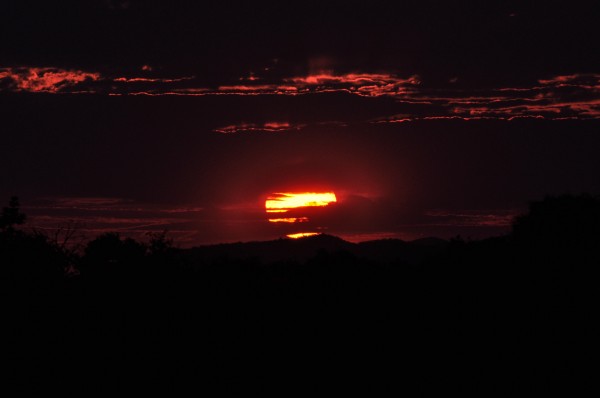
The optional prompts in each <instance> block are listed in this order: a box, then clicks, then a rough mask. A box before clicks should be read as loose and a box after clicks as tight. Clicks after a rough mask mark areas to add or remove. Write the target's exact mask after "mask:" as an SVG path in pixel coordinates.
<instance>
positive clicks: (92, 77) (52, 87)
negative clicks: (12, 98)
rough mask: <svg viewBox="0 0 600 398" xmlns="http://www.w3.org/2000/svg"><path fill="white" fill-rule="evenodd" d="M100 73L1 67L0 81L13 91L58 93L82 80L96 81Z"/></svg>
mask: <svg viewBox="0 0 600 398" xmlns="http://www.w3.org/2000/svg"><path fill="white" fill-rule="evenodd" d="M99 79H100V74H98V73H93V72H84V71H81V70H67V69H59V68H1V69H0V82H2V83H4V84H7V85H8V87H9V89H12V90H14V91H28V92H36V93H60V92H65V91H66V92H72V91H76V88H77V87H78V86H79V85H81V84H82V83H84V82H87V81H96V80H99Z"/></svg>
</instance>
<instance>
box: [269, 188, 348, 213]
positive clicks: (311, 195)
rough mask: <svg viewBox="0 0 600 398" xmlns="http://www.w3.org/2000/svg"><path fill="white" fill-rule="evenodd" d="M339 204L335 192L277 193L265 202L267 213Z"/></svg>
mask: <svg viewBox="0 0 600 398" xmlns="http://www.w3.org/2000/svg"><path fill="white" fill-rule="evenodd" d="M335 202H337V198H336V197H335V194H334V193H333V192H326V193H315V192H306V193H275V194H273V196H270V197H269V198H268V199H267V201H266V202H265V207H266V209H267V212H271V211H272V210H289V209H295V208H298V207H314V206H327V205H328V204H329V203H335Z"/></svg>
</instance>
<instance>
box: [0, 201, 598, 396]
mask: <svg viewBox="0 0 600 398" xmlns="http://www.w3.org/2000/svg"><path fill="white" fill-rule="evenodd" d="M13 210H14V209H13ZM11 217H12V218H11ZM15 217H16V213H15V211H12V213H11V209H8V208H7V209H5V211H4V213H3V224H2V228H3V229H2V233H1V235H0V260H1V263H2V265H1V272H2V274H1V286H0V289H1V294H2V297H1V303H2V304H1V305H2V329H3V333H2V334H3V335H4V337H3V338H2V339H3V340H2V358H3V361H5V362H6V365H8V366H7V368H6V369H7V370H5V371H4V373H3V374H2V378H3V379H5V381H4V382H3V383H2V385H3V389H12V390H13V391H16V392H19V393H20V394H19V395H31V394H39V395H41V394H44V395H48V394H49V393H50V392H54V391H60V392H62V393H66V392H75V393H80V394H82V396H87V395H99V394H103V395H106V394H110V395H111V396H112V395H114V394H117V393H121V392H129V393H132V394H143V393H149V392H155V393H164V394H169V395H171V394H177V393H183V392H186V394H199V393H203V392H205V393H207V394H211V395H214V394H215V393H217V395H225V394H227V395H230V394H239V395H241V394H244V395H247V394H251V393H255V392H275V393H278V394H281V395H291V394H295V393H316V392H330V393H347V392H358V393H378V392H386V391H395V392H397V393H404V394H405V395H407V396H439V395H441V394H444V395H448V394H454V393H459V394H461V395H463V396H464V395H469V396H475V395H477V396H508V395H510V396H542V395H548V394H551V393H553V394H556V393H557V392H559V391H563V392H569V393H570V394H573V393H574V392H575V391H576V390H578V389H582V388H584V387H587V386H590V385H592V381H593V380H594V378H595V374H594V373H595V372H594V371H593V370H592V369H593V367H592V366H590V364H591V363H593V362H594V358H593V356H592V349H591V347H592V342H594V341H595V340H596V332H595V330H596V329H594V328H593V327H592V325H593V323H594V322H593V321H595V318H597V317H598V312H597V307H596V304H595V299H596V296H597V295H596V289H597V285H598V271H597V270H598V266H600V201H599V200H598V199H596V198H593V197H589V196H580V197H560V198H549V199H546V200H545V201H543V202H539V203H536V204H534V205H532V207H531V211H530V213H529V214H528V215H526V216H524V217H521V218H520V219H518V220H517V221H516V222H515V225H514V228H513V232H512V233H511V234H510V235H508V236H505V237H499V238H494V239H488V240H484V241H477V242H464V241H462V240H460V239H456V240H453V241H451V242H441V241H439V240H429V241H422V242H414V243H405V242H400V241H379V242H371V243H368V244H363V245H362V246H357V245H352V244H349V243H347V242H343V241H341V240H339V239H337V238H334V237H328V236H318V237H314V238H307V239H305V240H301V241H295V242H292V241H287V240H285V241H275V242H268V243H255V244H246V245H229V246H215V247H212V248H201V249H195V250H186V251H184V250H177V249H173V248H172V247H171V246H170V245H169V242H168V240H166V239H164V237H160V236H158V237H155V238H154V239H153V241H152V242H151V243H150V244H148V245H141V244H139V243H137V242H135V241H132V240H127V239H120V238H119V237H118V236H116V235H105V236H103V237H100V238H98V239H96V240H95V241H93V242H91V243H89V244H88V245H87V247H86V248H85V251H84V252H83V254H81V255H78V254H76V253H73V252H71V251H69V250H67V249H66V248H64V247H61V245H60V244H58V243H57V242H56V241H52V240H50V239H48V237H44V236H42V235H39V234H37V235H36V234H27V233H23V232H19V231H17V230H15V229H14V228H13V227H14V226H15V225H16V224H19V223H20V222H19V221H22V220H18V218H15ZM282 253H283V254H282ZM285 253H288V254H289V255H288V256H287V258H286V256H285ZM265 259H266V260H265ZM65 270H66V272H65ZM590 360H591V362H589V361H590Z"/></svg>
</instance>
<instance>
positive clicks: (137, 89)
mask: <svg viewBox="0 0 600 398" xmlns="http://www.w3.org/2000/svg"><path fill="white" fill-rule="evenodd" d="M141 74H142V76H108V75H101V74H100V73H97V72H86V71H81V70H67V69H60V68H46V67H45V68H39V67H32V68H26V67H19V68H0V90H9V91H20V92H34V93H40V92H41V93H55V94H56V93H63V94H65V93H96V94H98V93H103V94H108V95H144V96H163V95H171V96H219V95H229V96H240V97H243V96H265V95H281V96H297V95H318V94H323V93H331V92H339V93H345V94H348V95H356V96H360V97H365V98H367V99H373V100H376V99H378V98H388V99H389V98H391V99H393V100H395V101H396V104H397V105H396V106H397V107H398V108H399V110H400V109H402V108H406V111H401V112H397V114H395V113H391V114H390V115H388V116H382V117H379V118H377V119H376V120H373V122H377V123H387V122H393V123H396V122H407V121H412V120H421V119H444V118H457V119H463V120H473V119H501V120H513V119H515V118H544V119H596V118H600V74H570V75H560V76H553V77H549V78H544V79H539V80H538V81H536V82H534V83H533V84H531V85H528V86H526V85H524V86H520V87H496V88H481V89H479V88H475V89H474V88H465V87H461V86H460V83H459V81H458V80H455V81H454V83H452V84H451V85H450V86H444V87H432V86H424V85H423V84H421V79H420V78H419V77H418V76H416V75H415V76H408V77H401V76H398V75H396V74H393V73H338V74H336V73H333V72H326V73H325V72H321V73H313V74H307V75H300V76H292V77H282V78H278V79H270V80H269V79H267V78H263V77H260V76H256V75H251V77H252V78H244V79H242V82H243V84H233V85H228V84H223V85H217V86H216V87H208V86H206V85H204V84H202V82H201V81H200V80H199V79H198V78H197V77H194V76H182V77H164V76H157V75H156V74H155V72H154V71H153V69H152V68H150V67H148V68H142V71H141ZM297 128H299V126H290V125H288V124H286V123H265V124H259V123H256V122H248V123H242V124H236V125H233V124H232V125H228V126H224V127H219V128H215V129H214V131H216V132H219V133H233V132H240V131H254V130H260V131H284V130H291V129H297Z"/></svg>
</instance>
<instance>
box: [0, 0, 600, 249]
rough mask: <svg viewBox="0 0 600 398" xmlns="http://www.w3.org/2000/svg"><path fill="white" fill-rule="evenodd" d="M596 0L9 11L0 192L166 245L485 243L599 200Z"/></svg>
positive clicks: (2, 37)
mask: <svg viewBox="0 0 600 398" xmlns="http://www.w3.org/2000/svg"><path fill="white" fill-rule="evenodd" d="M442 3H443V4H442ZM593 5H594V2H591V1H586V2H578V1H562V2H560V1H557V2H524V1H518V2H517V1H515V2H512V1H496V2H492V1H489V2H488V1H480V2H469V3H467V2H455V1H447V2H440V1H436V2H434V1H385V2H383V1H382V2H377V1H368V2H367V1H363V2H352V1H344V2H336V1H331V2H325V1H321V2H307V1H304V2H296V1H278V2H264V1H258V2H251V1H246V2H225V1H219V2H208V4H204V2H199V1H198V2H191V1H188V2H183V1H152V0H150V1H148V0H145V1H142V0H88V1H81V0H80V1H61V2H50V1H46V2H39V1H26V0H24V1H12V2H4V3H2V5H1V9H0V19H1V22H0V132H1V137H2V139H1V144H0V200H2V201H3V202H4V203H3V204H2V205H6V204H7V203H8V200H9V198H10V196H12V195H17V196H19V197H20V199H21V203H22V206H23V209H24V211H25V212H26V213H27V214H28V215H29V220H28V225H29V226H35V227H36V228H40V229H46V230H47V231H52V230H53V228H57V227H61V226H64V225H66V224H67V223H68V222H73V223H75V224H76V225H77V228H78V229H79V230H80V231H82V232H83V233H85V234H86V235H87V236H89V237H93V236H95V235H97V234H99V233H102V232H106V231H117V232H120V233H121V234H123V235H127V236H133V237H136V238H142V237H143V236H144V235H145V234H146V233H147V232H149V231H161V230H165V229H166V230H168V231H170V235H171V236H172V237H173V238H174V239H175V240H176V242H178V244H180V245H181V246H192V245H198V244H206V243H217V242H231V241H240V240H241V241H248V240H264V239H274V238H278V237H282V236H285V235H287V234H292V233H306V232H326V233H330V234H334V235H338V236H341V237H343V238H345V239H349V240H352V241H360V240H368V239H376V238H386V237H394V238H401V239H407V240H411V239H416V238H420V237H426V236H439V237H442V238H449V237H452V236H456V235H458V234H460V235H462V236H463V237H472V238H482V237H487V236H493V235H498V234H502V233H504V232H506V231H507V230H508V229H509V226H510V222H511V219H512V217H513V216H514V215H515V214H519V213H521V212H523V211H525V210H526V208H527V204H528V202H529V201H532V200H538V199H542V198H543V197H544V196H545V195H546V194H562V193H574V194H576V193H581V192H589V193H592V194H600V121H599V120H598V119H599V118H600V33H599V32H600V29H599V25H598V21H599V20H600V11H599V10H600V8H599V7H597V6H596V7H593ZM291 193H315V194H317V193H319V194H333V195H335V199H336V200H335V201H334V200H332V199H331V198H332V197H329V196H323V197H321V199H323V198H326V200H325V199H324V200H325V202H326V203H321V205H319V206H310V207H299V208H296V207H294V206H291V205H290V206H287V205H281V206H279V208H281V209H283V210H285V212H280V213H276V212H269V213H268V212H267V211H266V210H267V209H266V207H268V206H267V200H275V199H276V200H281V198H284V197H285V196H282V195H284V194H291ZM321 199H319V200H321ZM302 200H304V198H302ZM273 214H276V215H277V216H276V217H274V216H273ZM275 218H281V219H283V218H287V219H294V220H295V221H296V222H269V219H275Z"/></svg>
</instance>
